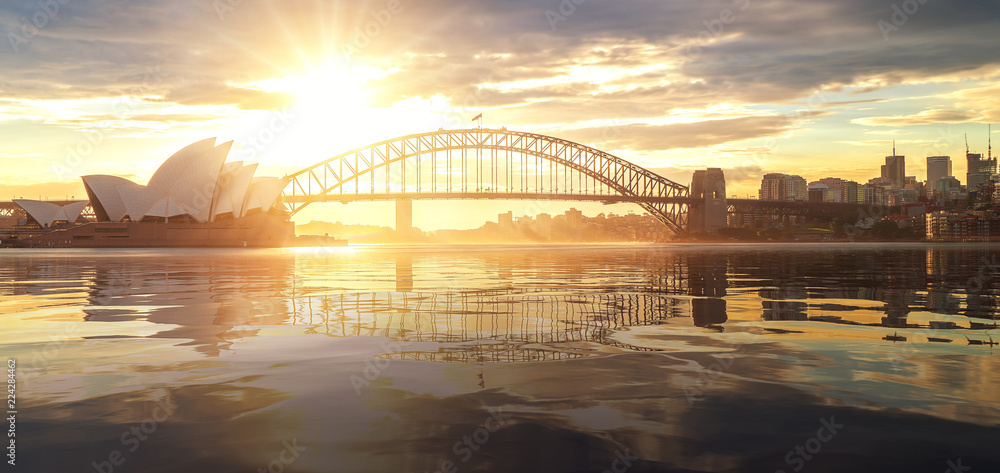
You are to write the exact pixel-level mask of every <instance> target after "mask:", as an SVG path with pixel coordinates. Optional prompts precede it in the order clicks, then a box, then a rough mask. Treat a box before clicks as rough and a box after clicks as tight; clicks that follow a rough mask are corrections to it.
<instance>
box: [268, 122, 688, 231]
mask: <svg viewBox="0 0 1000 473" xmlns="http://www.w3.org/2000/svg"><path fill="white" fill-rule="evenodd" d="M287 177H288V178H290V179H291V181H290V182H289V184H288V186H287V187H286V188H285V190H284V193H283V196H282V200H283V202H284V203H285V204H287V205H289V206H290V207H291V211H292V213H293V214H294V213H297V212H299V211H301V210H302V209H303V208H305V207H306V206H307V205H309V204H311V203H314V202H331V201H340V202H350V201H354V200H380V199H411V198H435V199H539V200H581V201H585V200H591V201H595V200H596V201H603V202H634V203H636V204H638V205H639V206H640V207H642V208H643V209H644V210H646V211H647V212H649V213H650V214H651V215H653V216H654V217H656V218H657V219H658V220H660V221H661V222H663V223H664V224H665V225H667V226H668V227H669V228H671V229H672V230H673V231H676V232H681V231H684V229H685V228H686V224H687V208H688V204H689V199H688V192H689V191H688V187H687V186H684V185H681V184H678V183H676V182H673V181H671V180H669V179H666V178H664V177H661V176H659V175H657V174H656V173H654V172H652V171H649V170H647V169H644V168H642V167H639V166H636V165H635V164H632V163H630V162H628V161H625V160H623V159H621V158H618V157H616V156H613V155H611V154H608V153H605V152H603V151H601V150H598V149H595V148H592V147H589V146H585V145H582V144H579V143H575V142H572V141H568V140H564V139H560V138H555V137H551V136H546V135H540V134H536V133H526V132H517V131H509V130H506V129H490V128H473V129H465V130H438V131H436V132H431V133H422V134H415V135H408V136H402V137H399V138H394V139H391V140H386V141H382V142H379V143H375V144H372V145H369V146H365V147H362V148H357V149H354V150H351V151H348V152H346V153H343V154H340V155H338V156H335V157H333V158H330V159H327V160H326V161H323V162H321V163H318V164H315V165H313V166H310V167H308V168H306V169H303V170H301V171H299V172H296V173H294V174H291V175H289V176H287ZM605 197H606V198H605Z"/></svg>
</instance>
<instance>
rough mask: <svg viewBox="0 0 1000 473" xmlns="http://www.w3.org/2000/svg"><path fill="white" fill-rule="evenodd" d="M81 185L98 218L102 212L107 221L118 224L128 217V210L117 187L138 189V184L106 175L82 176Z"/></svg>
mask: <svg viewBox="0 0 1000 473" xmlns="http://www.w3.org/2000/svg"><path fill="white" fill-rule="evenodd" d="M83 185H84V187H86V189H87V195H88V196H89V197H90V201H91V203H92V204H93V206H94V212H95V213H97V214H98V218H101V217H102V215H101V212H104V214H106V216H107V219H108V220H109V221H112V222H120V221H121V220H122V218H124V217H125V216H126V215H128V208H127V207H126V206H125V201H124V200H122V197H121V194H119V193H118V187H119V186H125V187H139V184H136V183H134V182H132V181H130V180H128V179H125V178H123V177H118V176H107V175H92V176H83Z"/></svg>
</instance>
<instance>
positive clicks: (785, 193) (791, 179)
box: [760, 172, 809, 201]
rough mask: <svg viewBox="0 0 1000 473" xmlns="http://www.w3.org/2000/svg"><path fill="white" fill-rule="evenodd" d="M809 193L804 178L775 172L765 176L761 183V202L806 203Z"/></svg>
mask: <svg viewBox="0 0 1000 473" xmlns="http://www.w3.org/2000/svg"><path fill="white" fill-rule="evenodd" d="M808 192H809V191H808V188H807V187H806V180H805V178H803V177H802V176H793V175H788V174H782V173H778V172H773V173H769V174H765V175H764V178H763V179H761V181H760V200H801V201H805V200H808V199H809V193H808Z"/></svg>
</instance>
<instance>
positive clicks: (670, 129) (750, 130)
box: [557, 116, 794, 151]
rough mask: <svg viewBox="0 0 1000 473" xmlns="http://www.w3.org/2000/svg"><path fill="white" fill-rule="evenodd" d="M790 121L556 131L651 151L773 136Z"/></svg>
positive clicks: (757, 119)
mask: <svg viewBox="0 0 1000 473" xmlns="http://www.w3.org/2000/svg"><path fill="white" fill-rule="evenodd" d="M793 124H794V121H793V120H789V119H788V118H786V117H781V116H763V117H741V118H730V119H724V120H705V121H700V122H695V123H675V124H670V125H640V124H633V125H619V126H609V127H602V128H582V129H577V130H570V131H563V132H559V133H558V134H557V135H558V136H559V137H561V138H566V139H569V140H573V141H579V142H587V141H589V140H590V139H592V137H602V136H603V137H605V138H606V141H605V142H604V144H603V145H602V147H604V148H610V149H629V150H638V151H650V150H666V149H677V148H701V147H705V146H711V145H715V144H720V143H728V142H731V141H741V140H747V139H753V138H762V137H766V136H773V135H776V134H780V133H783V132H785V131H787V130H788V129H789V128H790V127H791V126H792V125H793Z"/></svg>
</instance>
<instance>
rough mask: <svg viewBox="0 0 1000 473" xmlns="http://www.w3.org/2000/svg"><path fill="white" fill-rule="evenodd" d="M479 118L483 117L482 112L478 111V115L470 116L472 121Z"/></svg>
mask: <svg viewBox="0 0 1000 473" xmlns="http://www.w3.org/2000/svg"><path fill="white" fill-rule="evenodd" d="M480 118H483V114H482V113H480V114H479V115H476V116H474V117H472V121H476V120H479V119H480Z"/></svg>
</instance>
